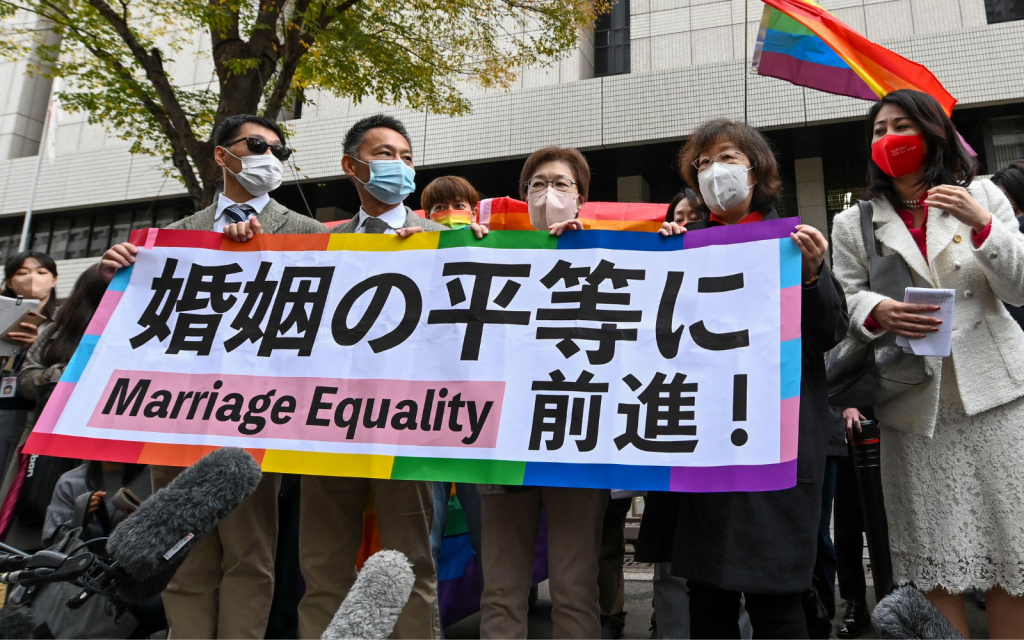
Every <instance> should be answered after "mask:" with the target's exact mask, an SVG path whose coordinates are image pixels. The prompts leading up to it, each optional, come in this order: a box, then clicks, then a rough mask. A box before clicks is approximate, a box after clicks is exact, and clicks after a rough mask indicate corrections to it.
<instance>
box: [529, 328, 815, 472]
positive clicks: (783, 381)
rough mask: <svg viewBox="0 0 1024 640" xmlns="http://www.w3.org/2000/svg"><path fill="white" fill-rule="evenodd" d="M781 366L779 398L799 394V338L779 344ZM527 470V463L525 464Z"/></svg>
mask: <svg viewBox="0 0 1024 640" xmlns="http://www.w3.org/2000/svg"><path fill="white" fill-rule="evenodd" d="M779 348H780V353H779V355H780V356H781V360H782V363H781V366H780V367H779V369H780V370H779V378H780V379H779V386H780V387H781V390H782V395H781V397H780V400H785V399H786V398H792V397H794V396H798V395H800V371H801V368H802V367H801V358H802V356H803V352H802V347H801V344H800V338H794V339H793V340H786V341H785V342H782V343H780V345H779ZM527 472H529V465H527Z"/></svg>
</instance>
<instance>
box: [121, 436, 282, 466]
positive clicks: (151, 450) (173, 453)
mask: <svg viewBox="0 0 1024 640" xmlns="http://www.w3.org/2000/svg"><path fill="white" fill-rule="evenodd" d="M219 448H220V447H213V446H209V445H201V444H164V443H160V442H147V443H145V447H144V448H143V449H142V453H141V455H140V456H139V464H158V465H161V466H165V467H190V466H192V465H193V464H195V463H196V461H197V460H199V458H202V457H203V456H205V455H206V454H208V453H210V452H211V451H215V450H216V449H219ZM246 451H247V452H248V453H249V455H251V456H252V457H253V458H256V462H259V463H260V464H262V463H263V456H264V455H266V450H265V449H246Z"/></svg>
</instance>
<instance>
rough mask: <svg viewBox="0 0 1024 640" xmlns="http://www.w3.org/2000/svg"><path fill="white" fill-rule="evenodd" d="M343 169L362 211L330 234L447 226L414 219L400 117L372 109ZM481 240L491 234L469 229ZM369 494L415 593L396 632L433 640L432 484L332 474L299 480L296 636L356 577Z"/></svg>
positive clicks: (231, 230) (350, 138) (239, 233)
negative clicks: (300, 592) (408, 569)
mask: <svg viewBox="0 0 1024 640" xmlns="http://www.w3.org/2000/svg"><path fill="white" fill-rule="evenodd" d="M344 154H345V155H344V156H343V157H342V159H341V168H342V170H343V171H344V172H345V175H347V176H349V178H351V179H352V181H353V182H354V183H355V186H356V190H357V191H358V192H359V201H360V204H361V206H360V208H359V212H358V213H357V214H356V215H355V216H354V217H353V218H352V219H351V220H349V221H347V222H345V223H344V224H341V225H339V226H337V227H335V228H334V229H332V230H331V233H384V234H394V235H397V236H399V237H402V238H407V237H409V236H411V235H413V234H415V233H420V232H423V231H448V230H449V229H448V227H446V226H444V225H441V224H438V223H436V222H433V221H431V220H427V219H424V218H421V217H419V216H417V215H416V214H415V213H413V212H412V210H411V209H410V208H409V207H406V206H405V205H404V204H403V202H404V201H405V198H406V197H408V196H409V194H411V193H412V192H413V191H414V190H415V188H416V184H415V177H416V171H415V168H414V164H413V158H412V144H411V143H410V141H409V134H408V133H407V132H406V130H405V127H404V126H403V125H402V123H401V122H400V121H398V120H397V119H395V118H392V117H390V116H386V115H375V116H370V117H368V118H363V119H362V120H360V121H358V122H356V123H355V124H354V125H353V126H352V128H351V129H349V131H348V133H347V134H346V135H345V141H344ZM260 226H261V225H260V223H259V222H258V221H253V222H249V221H244V222H239V223H237V224H233V225H230V226H229V227H228V228H226V229H225V230H224V232H225V233H226V234H227V235H228V236H230V237H231V238H232V239H235V240H238V241H240V242H244V241H246V240H249V239H251V238H252V237H253V236H254V235H255V234H257V233H260ZM473 231H474V233H475V234H476V236H477V237H478V238H480V237H482V236H483V235H485V233H484V232H483V230H482V229H481V228H479V227H475V228H474V229H473ZM370 492H373V497H374V503H375V505H376V511H377V522H378V524H379V526H380V541H381V546H382V547H383V548H385V549H397V550H398V551H401V552H402V553H404V554H405V555H406V557H408V558H409V561H410V562H412V565H413V572H414V574H415V576H416V580H415V583H414V584H413V591H412V595H411V596H410V598H409V602H408V604H407V605H406V606H405V608H404V609H403V610H402V613H401V615H400V616H399V617H398V622H397V623H396V624H395V630H394V634H393V637H395V638H437V637H439V635H440V620H439V617H438V605H437V570H436V567H435V566H434V560H433V554H432V553H431V548H430V527H431V523H432V520H433V514H434V507H433V492H432V489H431V486H430V483H429V482H415V481H406V480H377V479H369V478H345V477H334V476H309V475H307V476H303V477H302V491H301V505H300V517H299V518H300V519H299V563H300V567H301V569H302V577H303V579H304V580H305V582H306V593H305V595H304V596H303V598H302V601H301V602H300V603H299V637H300V638H319V637H320V636H321V635H322V634H323V632H324V629H325V628H326V627H327V624H328V623H329V622H330V621H331V618H332V617H333V616H334V613H335V612H336V611H337V610H338V607H339V605H341V602H342V600H344V599H345V595H346V594H347V593H348V591H349V589H350V588H351V587H352V584H353V583H354V582H355V577H356V570H355V564H356V559H357V556H358V554H359V549H360V547H361V544H362V538H363V511H364V509H365V508H366V503H367V498H368V496H369V494H370Z"/></svg>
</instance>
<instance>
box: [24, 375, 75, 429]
mask: <svg viewBox="0 0 1024 640" xmlns="http://www.w3.org/2000/svg"><path fill="white" fill-rule="evenodd" d="M74 390H75V383H73V382H58V383H57V386H56V387H54V388H53V393H51V394H50V399H49V400H47V401H46V407H45V408H44V409H43V414H42V415H41V416H39V419H38V420H36V424H35V426H34V427H32V432H33V433H53V430H54V429H56V428H57V420H58V419H59V418H60V414H61V412H62V411H64V407H65V406H67V404H68V400H70V399H71V392H72V391H74Z"/></svg>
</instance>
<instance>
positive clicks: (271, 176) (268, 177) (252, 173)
mask: <svg viewBox="0 0 1024 640" xmlns="http://www.w3.org/2000/svg"><path fill="white" fill-rule="evenodd" d="M224 151H227V154H228V155H229V156H231V157H232V158H238V160H239V161H240V162H241V163H242V170H241V171H239V172H238V173H235V172H234V171H232V170H231V169H228V167H226V166H225V167H224V168H225V169H227V170H228V173H230V174H231V175H233V176H235V180H238V184H240V185H242V188H243V189H245V190H246V191H248V192H249V195H251V196H253V197H254V198H258V197H259V196H262V195H263V194H265V193H270V192H271V191H273V190H274V189H276V188H278V187H280V186H281V181H282V179H283V178H284V165H283V164H281V161H280V160H278V159H277V158H275V157H274V156H273V154H270V153H265V154H263V155H262V156H242V157H238V156H236V155H235V154H233V153H231V152H230V151H228V150H227V149H224Z"/></svg>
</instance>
